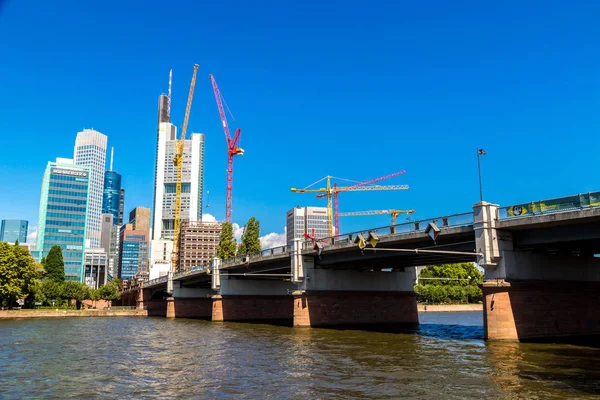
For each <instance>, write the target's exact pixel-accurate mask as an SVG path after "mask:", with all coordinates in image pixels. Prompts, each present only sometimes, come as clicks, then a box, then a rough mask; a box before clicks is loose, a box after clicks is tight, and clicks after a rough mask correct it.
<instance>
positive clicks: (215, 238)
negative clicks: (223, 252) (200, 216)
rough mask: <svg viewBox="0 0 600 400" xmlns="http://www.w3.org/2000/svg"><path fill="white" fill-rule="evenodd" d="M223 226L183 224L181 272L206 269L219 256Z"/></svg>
mask: <svg viewBox="0 0 600 400" xmlns="http://www.w3.org/2000/svg"><path fill="white" fill-rule="evenodd" d="M222 227H223V225H222V224H220V223H218V222H190V221H184V222H183V223H182V224H181V239H180V247H179V270H180V271H184V270H186V269H189V268H193V267H202V266H204V267H206V266H208V265H209V264H210V260H211V258H212V257H214V256H215V255H216V254H217V245H218V244H219V235H221V229H222Z"/></svg>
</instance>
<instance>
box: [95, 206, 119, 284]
mask: <svg viewBox="0 0 600 400" xmlns="http://www.w3.org/2000/svg"><path fill="white" fill-rule="evenodd" d="M113 218H114V215H112V214H102V235H101V239H100V247H102V248H103V249H104V251H105V252H106V253H107V256H108V269H107V272H108V275H109V276H110V279H112V278H116V277H117V276H118V275H117V274H118V273H119V271H118V265H119V228H120V227H119V226H118V225H116V224H114V223H113V221H114V220H113ZM110 279H109V280H110Z"/></svg>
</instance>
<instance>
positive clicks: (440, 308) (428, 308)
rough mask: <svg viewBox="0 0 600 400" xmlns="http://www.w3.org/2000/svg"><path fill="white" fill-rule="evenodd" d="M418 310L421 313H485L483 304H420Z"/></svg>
mask: <svg viewBox="0 0 600 400" xmlns="http://www.w3.org/2000/svg"><path fill="white" fill-rule="evenodd" d="M417 310H418V311H419V312H461V311H463V312H464V311H481V312H483V304H428V305H427V304H419V305H418V306H417Z"/></svg>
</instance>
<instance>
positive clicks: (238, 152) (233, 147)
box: [210, 74, 244, 222]
mask: <svg viewBox="0 0 600 400" xmlns="http://www.w3.org/2000/svg"><path fill="white" fill-rule="evenodd" d="M210 80H211V81H212V86H213V91H214V92H215V99H216V100H217V107H218V108H219V116H220V117H221V123H222V124H223V131H224V132H225V139H227V201H226V204H225V220H226V221H227V222H231V207H232V204H233V157H234V156H243V155H244V149H241V148H239V147H238V142H239V140H240V134H241V133H242V130H241V129H240V128H237V130H236V131H235V135H234V136H233V139H232V138H231V135H230V134H229V125H227V117H226V116H225V110H224V109H223V103H224V102H225V101H224V100H223V96H221V92H220V91H219V87H218V86H217V82H216V81H215V77H214V76H213V75H212V74H210ZM232 117H233V116H232ZM234 121H235V118H234Z"/></svg>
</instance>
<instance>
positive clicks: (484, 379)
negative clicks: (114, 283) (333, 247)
mask: <svg viewBox="0 0 600 400" xmlns="http://www.w3.org/2000/svg"><path fill="white" fill-rule="evenodd" d="M420 320H421V325H420V326H419V328H418V329H416V331H414V332H409V333H376V332H363V331H356V330H330V329H293V328H289V327H278V326H271V325H263V324H245V323H212V322H206V321H199V320H186V319H176V320H167V319H164V318H64V319H59V318H47V319H21V320H19V319H10V320H0V398H2V399H30V398H44V399H63V398H82V399H93V398H113V399H122V398H133V399H138V398H172V399H194V398H211V399H227V398H246V399H264V398H271V399H350V398H361V399H399V398H414V399H438V398H439V399H468V398H473V399H510V398H528V399H553V398H555V399H565V398H570V399H576V398H581V399H583V398H600V349H596V348H591V347H582V346H572V345H557V344H519V343H502V342H484V341H483V327H482V315H481V313H422V314H421V315H420Z"/></svg>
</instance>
